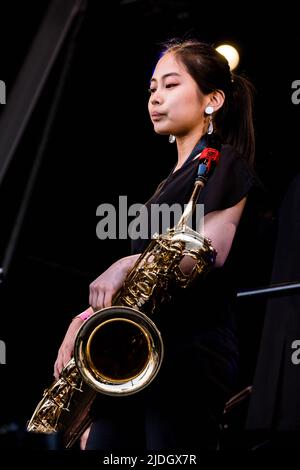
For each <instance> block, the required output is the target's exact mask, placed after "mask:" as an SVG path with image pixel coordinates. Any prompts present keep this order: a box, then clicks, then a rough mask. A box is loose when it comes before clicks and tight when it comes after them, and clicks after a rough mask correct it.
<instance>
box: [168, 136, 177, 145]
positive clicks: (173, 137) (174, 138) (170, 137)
mask: <svg viewBox="0 0 300 470" xmlns="http://www.w3.org/2000/svg"><path fill="white" fill-rule="evenodd" d="M175 140H176V137H175V135H172V134H170V135H169V142H170V144H174V142H175Z"/></svg>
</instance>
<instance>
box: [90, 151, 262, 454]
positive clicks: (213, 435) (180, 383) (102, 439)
mask: <svg viewBox="0 0 300 470" xmlns="http://www.w3.org/2000/svg"><path fill="white" fill-rule="evenodd" d="M197 168H198V161H197V159H189V160H188V161H187V162H185V164H184V165H183V166H182V167H181V168H180V169H178V170H177V171H175V172H173V171H172V172H171V173H170V175H169V176H168V177H167V178H166V180H165V181H163V182H162V183H161V184H160V185H159V187H158V188H157V190H156V191H155V193H154V194H153V196H152V197H151V198H150V199H149V201H148V202H147V203H146V207H147V208H148V209H149V208H150V207H151V205H153V204H163V203H165V204H169V205H172V204H175V203H177V204H180V205H181V206H182V207H183V206H184V204H186V203H187V202H188V200H189V198H190V195H191V192H192V189H193V186H194V182H195V178H196V174H197ZM256 185H257V180H256V177H255V174H254V173H253V172H252V170H251V169H250V167H249V166H248V164H247V163H246V162H245V161H244V160H243V158H242V157H241V156H240V155H239V154H238V153H237V151H236V150H234V149H233V147H231V146H230V145H223V146H222V148H221V157H220V161H219V164H218V166H217V167H216V169H215V170H214V173H213V174H212V175H211V176H210V178H209V180H208V182H207V184H206V186H205V188H204V189H203V190H202V192H201V193H200V196H199V200H198V203H199V204H203V205H204V214H208V213H209V212H212V211H216V210H222V209H226V208H229V207H232V206H234V205H235V204H237V203H238V202H239V201H240V200H241V199H242V198H243V197H245V196H246V195H248V193H249V191H250V190H251V188H253V187H255V186H256ZM148 213H149V217H150V211H148ZM148 227H149V233H148V239H137V240H133V241H132V253H133V254H135V253H141V252H143V251H144V249H145V248H146V246H147V244H148V243H149V240H150V238H151V235H152V234H153V230H152V228H151V223H150V219H149V224H148ZM156 229H157V227H155V231H156ZM230 256H231V254H229V256H228V258H227V261H226V263H225V265H224V266H223V267H222V268H217V269H214V270H212V271H211V272H210V273H209V274H208V275H207V276H206V277H205V278H204V279H200V280H199V281H197V282H196V283H195V284H194V285H193V288H189V289H186V290H182V291H180V290H178V292H176V294H175V295H174V296H173V298H172V300H171V302H170V303H169V304H168V305H164V306H162V308H161V309H160V311H159V313H157V314H156V315H155V317H154V318H153V320H154V322H155V323H156V325H157V326H158V328H159V330H160V331H161V334H162V337H163V340H164V346H165V356H164V360H163V364H162V367H161V370H160V371H159V374H158V376H157V377H156V378H155V380H154V381H153V382H152V383H151V384H150V385H149V386H148V387H147V388H146V389H145V390H143V391H141V392H139V393H138V394H136V395H132V396H129V397H120V398H115V397H107V396H105V397H102V396H101V397H99V400H98V404H97V412H98V413H97V414H98V416H99V419H97V421H95V423H94V424H93V427H92V431H91V433H90V437H89V440H88V444H87V449H106V450H107V449H115V450H122V449H129V450H130V449H131V450H139V451H149V450H166V449H169V450H170V449H173V450H175V449H176V450H178V449H181V450H185V451H187V450H197V449H201V448H203V449H214V448H216V445H217V438H218V429H219V422H220V416H221V413H222V410H223V406H224V403H225V401H226V400H227V399H228V398H229V397H230V396H231V395H232V394H233V391H234V390H235V381H236V377H237V368H238V348H237V342H236V337H235V326H234V320H233V314H232V311H231V308H230V304H231V300H232V295H233V292H234V291H233V286H232V285H231V282H230V279H231V276H230V272H231V262H230Z"/></svg>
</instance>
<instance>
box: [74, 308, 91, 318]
mask: <svg viewBox="0 0 300 470" xmlns="http://www.w3.org/2000/svg"><path fill="white" fill-rule="evenodd" d="M92 314H93V310H92V308H91V307H89V308H87V309H86V310H84V311H83V312H82V313H80V314H79V315H76V318H80V319H81V320H87V319H88V318H89V317H90V316H91V315H92Z"/></svg>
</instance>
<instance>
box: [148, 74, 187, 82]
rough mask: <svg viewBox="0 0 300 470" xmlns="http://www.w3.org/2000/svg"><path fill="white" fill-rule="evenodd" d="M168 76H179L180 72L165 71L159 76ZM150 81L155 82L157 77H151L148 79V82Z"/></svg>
mask: <svg viewBox="0 0 300 470" xmlns="http://www.w3.org/2000/svg"><path fill="white" fill-rule="evenodd" d="M170 76H177V77H180V73H177V72H169V73H165V74H164V75H163V76H162V77H161V78H162V79H164V78H167V77H170ZM151 82H157V79H156V78H154V77H153V78H151V80H150V83H151Z"/></svg>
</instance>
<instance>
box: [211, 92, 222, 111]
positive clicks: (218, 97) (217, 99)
mask: <svg viewBox="0 0 300 470" xmlns="http://www.w3.org/2000/svg"><path fill="white" fill-rule="evenodd" d="M224 101H225V93H224V92H223V91H222V90H214V91H213V92H212V93H210V101H209V106H212V107H213V108H214V112H215V111H218V109H220V108H221V107H222V106H223V104H224Z"/></svg>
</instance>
